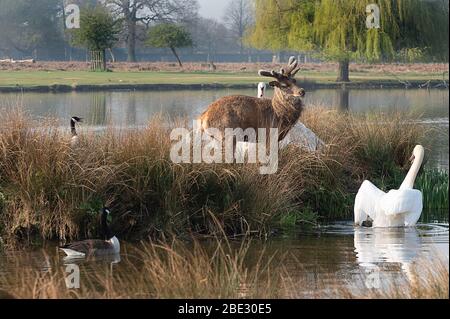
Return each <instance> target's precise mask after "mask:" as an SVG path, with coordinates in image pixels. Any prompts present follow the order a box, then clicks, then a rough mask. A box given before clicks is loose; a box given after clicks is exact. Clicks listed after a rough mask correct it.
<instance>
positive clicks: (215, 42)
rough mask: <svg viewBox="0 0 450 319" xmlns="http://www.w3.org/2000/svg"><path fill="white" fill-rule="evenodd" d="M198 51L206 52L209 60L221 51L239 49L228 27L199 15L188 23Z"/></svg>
mask: <svg viewBox="0 0 450 319" xmlns="http://www.w3.org/2000/svg"><path fill="white" fill-rule="evenodd" d="M187 27H188V30H189V32H190V33H191V35H192V39H193V40H194V45H195V48H196V50H197V51H198V52H201V53H206V54H207V55H208V57H209V60H214V59H215V55H216V54H218V53H219V52H232V51H233V50H236V49H238V47H237V44H236V43H235V41H234V40H233V39H232V37H231V34H230V31H229V30H228V28H227V27H226V26H225V25H224V24H222V23H220V22H218V21H216V20H214V19H207V18H202V17H199V18H198V19H197V20H195V21H193V23H189V24H188V25H187Z"/></svg>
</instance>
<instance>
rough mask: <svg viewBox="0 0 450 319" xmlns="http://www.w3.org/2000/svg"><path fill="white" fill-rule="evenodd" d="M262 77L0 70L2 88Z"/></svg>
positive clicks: (372, 77) (320, 77) (356, 76)
mask: <svg viewBox="0 0 450 319" xmlns="http://www.w3.org/2000/svg"><path fill="white" fill-rule="evenodd" d="M302 78H303V79H306V80H308V81H315V82H317V83H330V82H334V81H335V79H336V73H334V72H320V73H319V72H302V74H301V76H299V79H302ZM401 78H402V80H408V81H414V80H417V81H419V80H420V81H427V80H441V79H442V75H441V74H434V73H424V74H418V73H405V74H402V75H401ZM351 80H352V81H353V82H364V81H389V80H390V81H394V82H395V81H396V79H395V78H394V77H392V76H390V75H388V74H381V73H362V72H352V73H351ZM259 81H261V77H259V76H257V75H256V74H253V73H225V72H222V73H209V72H189V73H188V72H186V73H185V72H123V71H121V72H104V73H101V72H87V71H0V87H12V86H13V87H14V86H25V87H30V86H50V85H70V86H76V85H113V84H114V85H132V84H186V85H188V84H211V83H217V84H254V83H257V82H259Z"/></svg>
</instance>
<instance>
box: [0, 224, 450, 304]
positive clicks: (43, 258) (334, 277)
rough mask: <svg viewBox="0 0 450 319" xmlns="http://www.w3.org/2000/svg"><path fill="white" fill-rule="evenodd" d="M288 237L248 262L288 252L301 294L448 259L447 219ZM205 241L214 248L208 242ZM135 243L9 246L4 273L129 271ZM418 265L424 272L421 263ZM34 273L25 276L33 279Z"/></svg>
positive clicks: (254, 248)
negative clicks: (67, 250) (77, 247)
mask: <svg viewBox="0 0 450 319" xmlns="http://www.w3.org/2000/svg"><path fill="white" fill-rule="evenodd" d="M285 237H286V238H283V237H279V238H275V239H271V240H268V241H256V242H254V243H253V244H252V245H251V247H250V250H249V255H248V260H247V263H248V265H249V266H251V265H252V264H253V263H254V262H256V261H257V260H258V259H259V257H260V254H261V253H262V252H263V251H264V253H265V254H266V255H265V256H267V258H268V257H270V256H272V255H275V256H285V259H284V263H283V265H284V269H285V270H287V272H288V273H289V276H290V277H291V278H292V280H293V283H294V284H297V285H296V287H297V288H295V289H296V290H295V291H293V292H292V293H294V294H295V296H299V297H302V298H303V297H306V298H307V297H309V296H312V295H313V294H314V293H317V292H318V291H327V290H329V289H334V288H337V287H342V286H346V287H348V288H350V289H351V288H353V287H359V288H361V285H363V288H364V285H365V284H366V280H367V279H366V277H364V279H362V278H363V276H369V277H367V278H371V280H373V278H376V279H377V280H379V281H378V282H379V284H380V286H381V287H383V285H388V283H389V282H392V280H395V282H403V281H404V280H408V279H410V278H413V276H414V274H416V273H415V272H413V271H412V269H413V265H415V264H416V265H417V264H419V265H420V262H423V260H428V261H431V262H432V263H435V264H436V263H437V262H438V261H441V262H444V264H445V263H446V264H448V260H449V259H448V258H449V257H448V249H449V244H448V243H449V228H448V224H421V225H419V226H418V227H416V228H408V229H359V228H358V229H355V228H354V227H353V226H352V225H351V223H340V224H333V225H329V226H324V227H321V228H319V229H314V230H310V231H301V232H298V233H297V234H290V235H288V236H285ZM204 245H205V246H207V247H209V246H211V248H213V246H212V244H211V243H209V242H204ZM236 245H239V244H238V243H236ZM139 247H142V246H139ZM136 249H138V247H137V246H134V245H132V244H129V243H122V253H121V255H120V256H117V257H106V258H97V259H94V260H88V261H86V260H66V259H64V257H62V255H61V254H58V253H57V250H56V244H47V245H46V247H45V248H44V249H39V250H36V251H25V252H24V251H19V252H14V251H9V252H7V253H4V254H0V276H8V275H10V274H12V273H14V274H16V275H17V272H19V274H28V273H29V272H27V270H33V271H40V272H49V271H55V270H56V269H62V270H64V269H65V267H66V265H69V264H70V265H73V264H76V265H78V266H79V267H80V274H81V285H83V284H86V283H84V282H83V280H84V278H85V277H87V276H86V275H87V274H89V273H91V274H93V273H96V274H98V273H105V274H108V275H110V274H111V273H112V275H113V276H117V278H120V277H122V275H126V274H127V273H129V270H130V267H138V265H140V263H141V261H140V260H139V259H137V258H136V254H135V253H133V251H134V252H135V251H136ZM275 258H276V257H275ZM415 269H416V271H417V269H418V271H419V273H420V271H421V269H420V268H417V267H416V268H415ZM426 271H427V270H425V272H424V273H427V272H426ZM34 279H35V278H29V279H28V278H23V275H22V277H21V280H26V281H27V280H30V281H31V282H34V281H33V280H34ZM1 288H2V287H0V289H1ZM4 288H6V287H4Z"/></svg>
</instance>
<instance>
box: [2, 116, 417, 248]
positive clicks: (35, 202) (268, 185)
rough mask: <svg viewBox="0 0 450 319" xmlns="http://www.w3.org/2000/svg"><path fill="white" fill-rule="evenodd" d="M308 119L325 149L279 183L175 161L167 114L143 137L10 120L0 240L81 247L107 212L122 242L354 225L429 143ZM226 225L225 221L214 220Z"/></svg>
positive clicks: (287, 157)
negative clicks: (365, 204)
mask: <svg viewBox="0 0 450 319" xmlns="http://www.w3.org/2000/svg"><path fill="white" fill-rule="evenodd" d="M304 122H305V124H306V125H308V126H309V127H310V128H311V129H313V130H314V131H315V132H316V133H317V134H318V135H319V136H320V138H322V139H323V140H324V141H325V142H326V144H327V147H326V148H325V149H324V150H323V151H322V152H313V153H310V152H307V151H305V150H303V149H301V148H297V147H290V148H288V149H286V150H283V151H282V152H281V155H280V167H279V171H278V173H277V174H274V175H269V176H263V175H260V174H259V171H258V168H259V166H255V165H224V164H215V165H206V164H201V165H191V164H185V165H184V164H183V165H179V164H174V163H172V162H171V161H170V158H169V154H170V146H171V142H170V140H169V137H170V130H171V129H170V128H171V127H177V126H179V125H180V124H179V123H177V122H170V121H167V120H165V119H163V118H162V117H157V118H155V119H153V120H152V121H151V122H150V123H149V125H148V126H147V128H146V129H143V130H118V131H115V130H113V129H108V130H107V131H106V132H105V133H104V134H94V133H89V132H83V133H82V134H81V143H80V145H79V146H78V147H77V148H75V149H72V148H71V147H70V145H69V142H70V136H69V135H68V134H67V133H66V130H61V129H60V127H59V125H58V123H57V122H56V121H54V120H51V119H44V120H40V121H35V120H32V119H31V118H30V117H29V116H28V115H26V114H24V113H23V112H22V111H20V110H16V111H14V112H6V114H4V116H3V120H2V123H1V127H0V194H1V196H0V199H1V198H2V200H1V201H0V234H1V235H2V237H4V239H5V240H7V241H8V242H13V241H14V240H16V239H18V240H27V241H32V239H34V238H46V239H62V240H69V239H77V238H85V237H92V236H95V235H96V231H97V225H98V222H97V217H98V213H97V212H98V211H99V210H100V209H101V207H102V206H103V205H105V204H106V205H109V206H110V207H111V208H112V211H113V212H114V213H115V214H114V225H115V227H114V228H115V229H116V230H117V232H118V234H119V235H120V236H121V238H127V239H142V238H147V237H148V236H151V237H153V238H161V237H162V236H163V235H164V234H176V235H182V236H190V234H192V233H195V234H200V235H208V236H211V235H221V230H220V229H218V228H217V225H220V226H221V227H222V228H223V229H224V230H225V233H226V234H227V235H241V234H249V233H254V234H259V235H264V234H267V233H268V232H269V230H270V228H271V227H272V226H273V225H278V226H279V225H280V223H281V224H298V223H305V222H315V221H316V220H317V218H344V217H348V216H351V211H352V204H353V196H354V194H355V192H356V191H357V188H358V187H359V185H360V183H361V181H362V180H363V179H364V178H371V179H375V180H377V179H381V180H383V182H384V183H385V184H387V183H389V182H392V181H393V180H394V179H395V178H394V177H395V172H398V171H399V170H401V169H402V167H403V166H404V165H405V163H407V159H408V158H409V154H410V152H411V151H412V149H413V147H414V146H415V145H416V143H417V142H418V140H419V138H420V137H421V135H422V134H423V128H422V127H421V126H420V125H417V124H414V125H413V124H411V122H410V120H409V119H407V118H406V117H405V116H404V115H403V114H398V115H382V114H379V115H373V116H359V115H350V114H341V113H338V112H337V111H330V110H326V109H322V108H314V109H310V110H309V111H308V112H306V114H305V116H304ZM213 218H215V219H217V223H216V222H215V220H214V219H213Z"/></svg>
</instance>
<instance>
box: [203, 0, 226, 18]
mask: <svg viewBox="0 0 450 319" xmlns="http://www.w3.org/2000/svg"><path fill="white" fill-rule="evenodd" d="M230 1H231V0H198V3H199V4H200V15H202V16H204V17H206V18H215V19H218V20H222V18H223V15H224V11H225V8H226V6H227V5H228V3H230Z"/></svg>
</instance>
